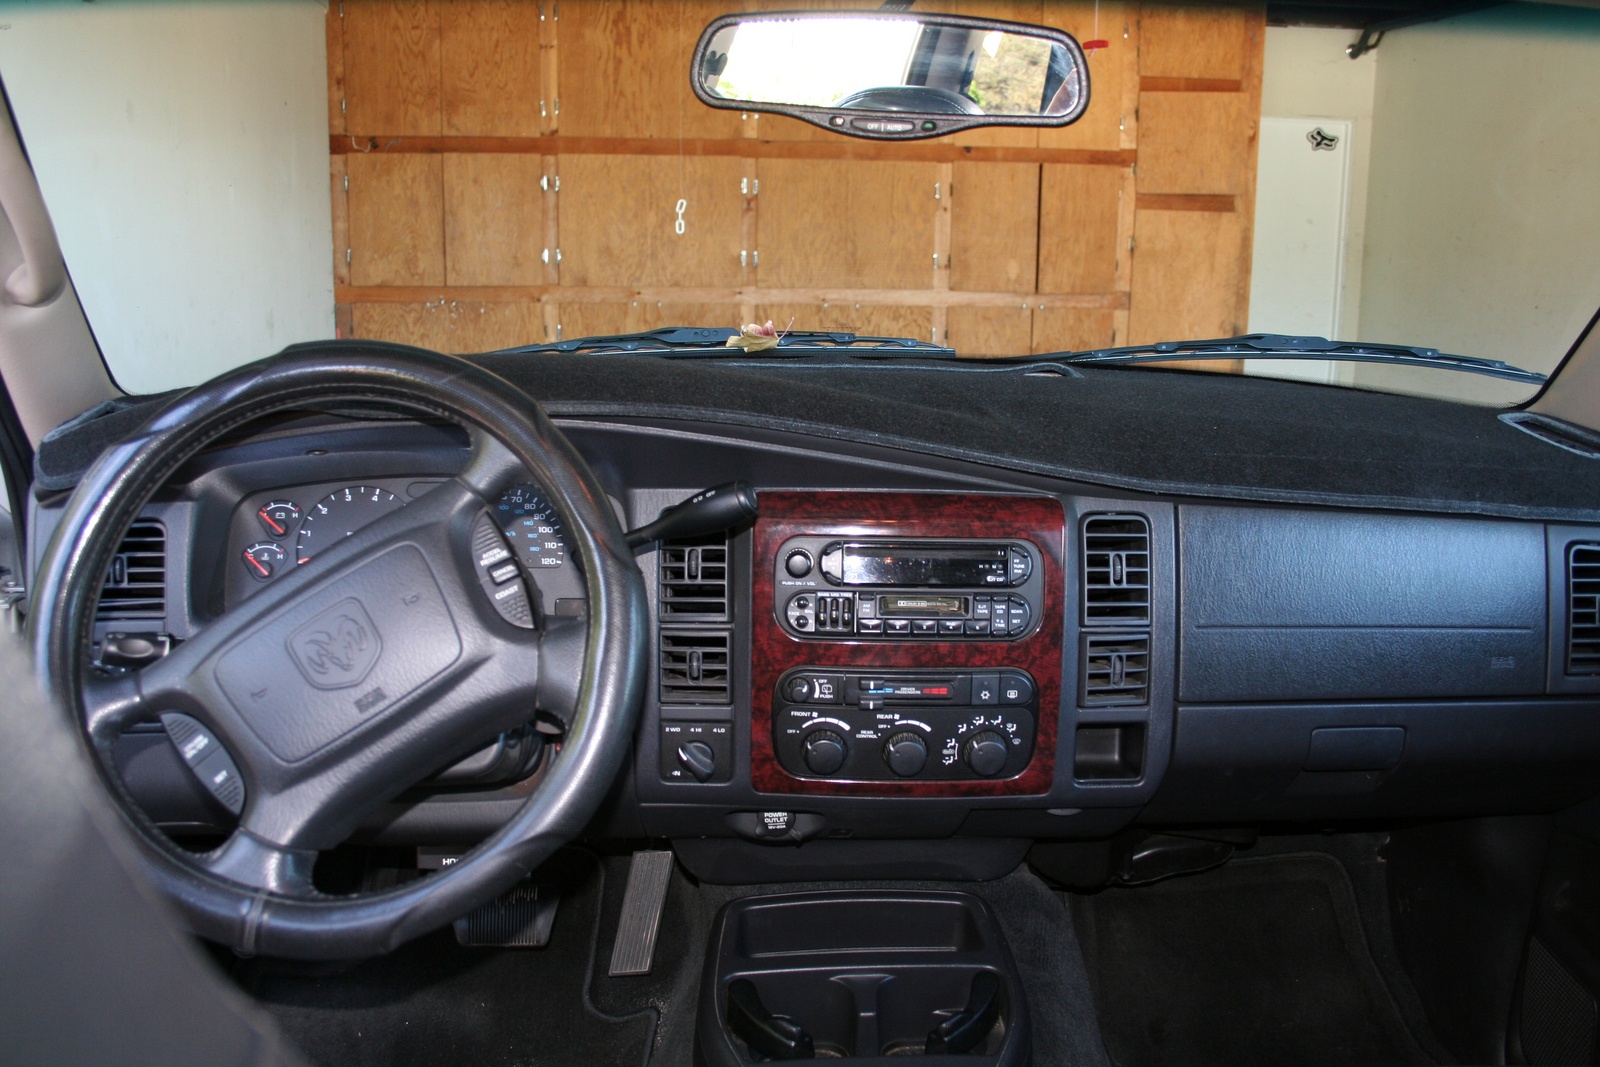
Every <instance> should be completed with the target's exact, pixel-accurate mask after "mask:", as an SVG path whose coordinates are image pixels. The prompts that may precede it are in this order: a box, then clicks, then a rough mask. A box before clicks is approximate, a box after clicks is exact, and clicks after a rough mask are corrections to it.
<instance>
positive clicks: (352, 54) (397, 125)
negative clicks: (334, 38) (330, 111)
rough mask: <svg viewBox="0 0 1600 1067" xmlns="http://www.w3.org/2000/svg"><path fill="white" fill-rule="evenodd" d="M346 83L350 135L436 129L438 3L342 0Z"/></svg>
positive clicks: (438, 119) (403, 0)
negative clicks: (343, 0) (343, 1)
mask: <svg viewBox="0 0 1600 1067" xmlns="http://www.w3.org/2000/svg"><path fill="white" fill-rule="evenodd" d="M344 87H345V100H346V109H345V127H346V129H348V130H349V132H351V133H353V134H366V135H372V134H378V135H381V134H437V133H439V132H440V130H441V125H440V121H441V120H440V116H441V110H440V98H439V5H438V4H437V3H436V2H433V0H345V4H344Z"/></svg>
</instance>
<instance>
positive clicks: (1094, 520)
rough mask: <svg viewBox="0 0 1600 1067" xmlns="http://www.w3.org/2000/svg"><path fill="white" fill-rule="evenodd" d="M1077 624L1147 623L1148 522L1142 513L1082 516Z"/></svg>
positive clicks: (1148, 580) (1147, 624) (1133, 624)
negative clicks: (1079, 618) (1080, 606)
mask: <svg viewBox="0 0 1600 1067" xmlns="http://www.w3.org/2000/svg"><path fill="white" fill-rule="evenodd" d="M1083 624H1084V625H1085V626H1125V627H1138V626H1149V625H1150V523H1149V522H1148V521H1146V519H1145V517H1144V516H1143V515H1091V516H1089V517H1088V518H1086V519H1084V520H1083Z"/></svg>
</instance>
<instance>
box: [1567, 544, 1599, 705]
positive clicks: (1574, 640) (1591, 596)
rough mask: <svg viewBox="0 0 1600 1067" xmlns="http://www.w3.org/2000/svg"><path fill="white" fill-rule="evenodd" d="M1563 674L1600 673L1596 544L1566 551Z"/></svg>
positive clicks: (1573, 547) (1574, 546)
mask: <svg viewBox="0 0 1600 1067" xmlns="http://www.w3.org/2000/svg"><path fill="white" fill-rule="evenodd" d="M1567 673H1568V674H1574V675H1584V674H1600V545H1572V546H1570V547H1569V548H1568V549H1567Z"/></svg>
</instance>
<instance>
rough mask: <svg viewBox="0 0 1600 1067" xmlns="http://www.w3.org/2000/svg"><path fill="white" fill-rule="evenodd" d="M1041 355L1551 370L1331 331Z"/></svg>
mask: <svg viewBox="0 0 1600 1067" xmlns="http://www.w3.org/2000/svg"><path fill="white" fill-rule="evenodd" d="M1035 358H1037V359H1041V360H1050V361H1057V362H1061V363H1076V364H1085V363H1088V364H1118V363H1167V362H1178V361H1184V360H1202V359H1317V360H1324V359H1332V360H1341V361H1350V362H1354V363H1399V364H1405V365H1407V366H1414V367H1443V368H1446V369H1449V370H1459V371H1467V372H1469V373H1472V374H1487V375H1489V376H1490V377H1493V378H1504V379H1506V380H1507V381H1513V382H1527V383H1529V384H1533V385H1541V384H1543V383H1544V382H1545V380H1546V376H1545V375H1543V374H1540V373H1539V372H1538V371H1531V370H1526V369H1524V368H1522V367H1516V366H1513V365H1511V364H1510V363H1505V362H1502V361H1501V360H1498V359H1480V358H1479V357H1477V356H1454V355H1450V354H1449V353H1447V352H1440V351H1439V350H1438V349H1437V348H1414V347H1412V346H1410V345H1390V344H1377V343H1369V342H1366V341H1330V340H1328V339H1327V338H1325V337H1295V336H1291V335H1287V334H1277V333H1252V334H1246V335H1244V336H1242V337H1220V338H1216V339H1214V340H1207V341H1162V342H1159V343H1157V344H1151V345H1127V346H1125V347H1122V348H1095V349H1089V350H1086V351H1083V352H1055V353H1050V354H1047V355H1042V356H1037V357H1035Z"/></svg>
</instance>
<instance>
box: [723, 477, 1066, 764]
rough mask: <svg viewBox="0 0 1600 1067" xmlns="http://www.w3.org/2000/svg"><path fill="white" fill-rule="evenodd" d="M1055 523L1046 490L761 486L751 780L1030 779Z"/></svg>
mask: <svg viewBox="0 0 1600 1067" xmlns="http://www.w3.org/2000/svg"><path fill="white" fill-rule="evenodd" d="M1063 530H1064V514H1063V510H1062V506H1061V504H1060V502H1059V501H1057V500H1055V499H1051V498H1045V497H1024V496H998V495H995V496H984V495H966V494H946V493H873V494H863V493H795V492H763V493H762V494H761V517H760V520H759V521H758V522H757V524H756V529H755V533H754V546H753V547H754V560H755V566H754V568H753V570H754V572H755V573H754V589H753V591H752V592H753V596H752V610H751V615H752V635H751V653H752V657H751V658H752V674H751V746H750V751H751V780H752V784H753V785H754V786H755V788H756V789H757V791H759V792H768V793H800V794H813V795H827V794H842V795H874V794H876V795H886V796H908V795H909V796H985V795H987V796H1009V795H1026V794H1030V793H1045V792H1047V791H1048V790H1049V788H1050V784H1051V780H1052V775H1053V772H1054V754H1055V750H1056V743H1055V739H1056V729H1057V720H1058V715H1059V708H1060V704H1061V671H1062V626H1063V598H1064V592H1063V590H1064V579H1063V559H1064V557H1063V551H1064V545H1063V540H1064V534H1063Z"/></svg>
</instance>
